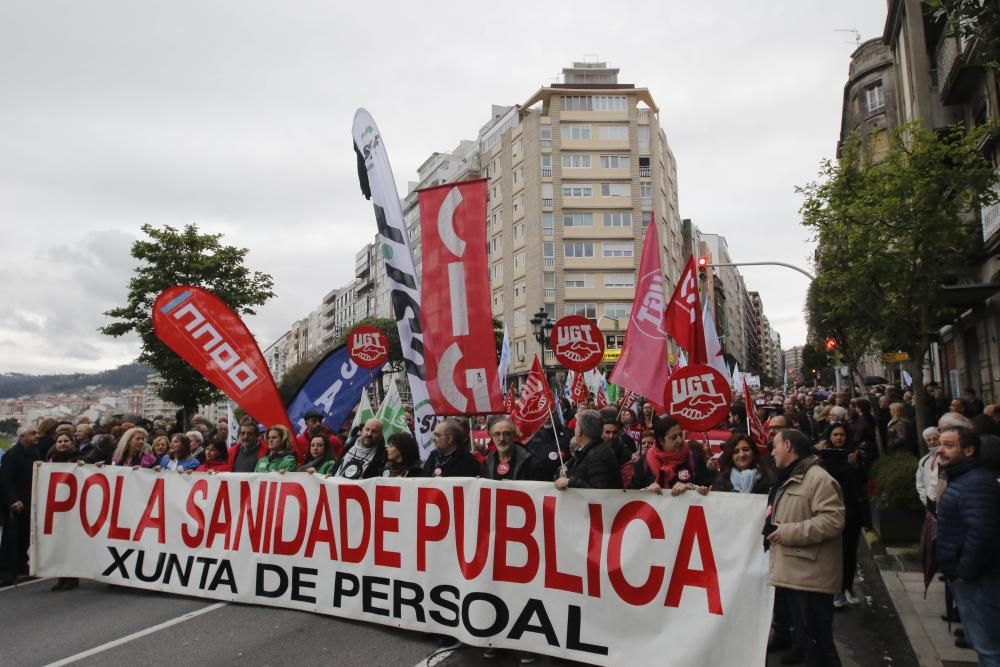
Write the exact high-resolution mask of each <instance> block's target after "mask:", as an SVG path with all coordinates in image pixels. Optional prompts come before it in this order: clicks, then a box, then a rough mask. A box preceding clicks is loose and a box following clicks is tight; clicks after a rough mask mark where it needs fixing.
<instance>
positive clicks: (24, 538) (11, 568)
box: [0, 426, 40, 586]
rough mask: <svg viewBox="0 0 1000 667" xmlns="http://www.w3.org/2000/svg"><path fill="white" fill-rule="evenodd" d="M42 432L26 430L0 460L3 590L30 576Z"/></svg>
mask: <svg viewBox="0 0 1000 667" xmlns="http://www.w3.org/2000/svg"><path fill="white" fill-rule="evenodd" d="M38 441H39V436H38V428H37V427H35V426H22V427H21V428H20V429H19V430H18V433H17V442H16V443H14V445H12V446H11V447H10V449H8V450H7V452H6V453H5V454H4V455H3V458H2V459H0V512H3V515H4V527H3V536H2V537H0V586H10V585H11V584H13V583H14V582H15V581H17V577H18V576H19V575H22V574H28V545H29V543H30V540H31V525H30V516H31V485H32V480H33V475H34V466H35V461H38V460H39V458H40V455H39V451H38Z"/></svg>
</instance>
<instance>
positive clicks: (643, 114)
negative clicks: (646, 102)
mask: <svg viewBox="0 0 1000 667" xmlns="http://www.w3.org/2000/svg"><path fill="white" fill-rule="evenodd" d="M636 115H637V116H638V117H639V120H647V121H648V120H649V109H636Z"/></svg>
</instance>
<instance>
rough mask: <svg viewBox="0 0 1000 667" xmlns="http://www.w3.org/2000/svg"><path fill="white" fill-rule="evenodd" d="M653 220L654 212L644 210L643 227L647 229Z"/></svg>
mask: <svg viewBox="0 0 1000 667" xmlns="http://www.w3.org/2000/svg"><path fill="white" fill-rule="evenodd" d="M652 221H653V212H652V211H643V212H642V228H643V229H645V228H646V227H649V223H651V222H652Z"/></svg>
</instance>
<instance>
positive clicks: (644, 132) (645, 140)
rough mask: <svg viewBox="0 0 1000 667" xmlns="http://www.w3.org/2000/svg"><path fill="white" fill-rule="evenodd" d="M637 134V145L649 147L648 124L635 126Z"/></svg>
mask: <svg viewBox="0 0 1000 667" xmlns="http://www.w3.org/2000/svg"><path fill="white" fill-rule="evenodd" d="M636 131H637V133H638V135H639V145H640V146H643V147H646V148H648V147H649V125H639V126H638V127H637V128H636Z"/></svg>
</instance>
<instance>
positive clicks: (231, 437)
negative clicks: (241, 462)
mask: <svg viewBox="0 0 1000 667" xmlns="http://www.w3.org/2000/svg"><path fill="white" fill-rule="evenodd" d="M226 424H228V426H229V432H228V433H226V447H232V446H233V445H234V444H236V438H237V436H238V435H239V431H240V423H239V422H238V421H236V414H235V413H234V412H233V402H232V401H226Z"/></svg>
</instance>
